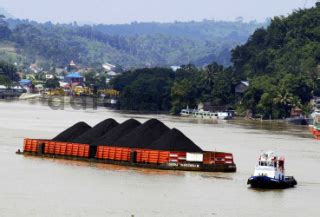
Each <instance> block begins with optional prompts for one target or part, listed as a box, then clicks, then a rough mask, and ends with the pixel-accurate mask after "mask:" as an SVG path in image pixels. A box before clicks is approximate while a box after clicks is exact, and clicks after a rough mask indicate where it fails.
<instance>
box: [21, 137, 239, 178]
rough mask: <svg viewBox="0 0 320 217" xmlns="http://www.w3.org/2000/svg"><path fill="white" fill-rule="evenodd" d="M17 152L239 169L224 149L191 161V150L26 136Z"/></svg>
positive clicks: (154, 165)
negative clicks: (110, 144)
mask: <svg viewBox="0 0 320 217" xmlns="http://www.w3.org/2000/svg"><path fill="white" fill-rule="evenodd" d="M17 153H19V154H24V155H28V156H35V157H43V158H58V159H67V160H79V161H87V162H95V163H106V164H114V165H123V166H129V167H140V168H150V169H161V170H183V171H202V172H236V165H235V163H234V161H233V155H232V154H230V153H224V152H209V151H205V152H203V153H196V154H200V155H201V156H203V158H202V159H201V161H200V160H197V159H195V160H194V161H193V162H192V161H191V162H190V161H188V160H187V155H188V154H190V153H187V152H171V151H160V150H148V149H133V148H122V147H111V146H90V145H88V144H77V143H66V142H53V141H50V140H41V139H25V140H24V145H23V152H17ZM191 154H192V153H191Z"/></svg>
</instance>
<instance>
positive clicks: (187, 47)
mask: <svg viewBox="0 0 320 217" xmlns="http://www.w3.org/2000/svg"><path fill="white" fill-rule="evenodd" d="M0 22H1V24H0V28H1V33H0V58H1V59H3V60H7V61H10V62H18V63H19V64H23V63H24V64H30V63H34V62H38V63H39V64H41V65H42V66H43V67H45V68H46V67H50V66H55V67H60V66H65V65H66V63H68V62H69V61H70V60H72V59H73V60H75V61H76V62H77V63H79V64H82V65H85V66H86V65H88V66H98V65H99V66H100V65H101V63H103V62H110V63H113V64H116V65H121V66H123V67H124V68H131V67H146V66H148V67H149V66H171V65H182V64H187V63H194V64H195V65H197V66H202V65H205V64H208V63H210V62H212V61H217V62H219V63H220V64H224V65H229V64H230V50H231V49H232V48H233V47H234V46H236V45H238V44H240V43H243V42H245V41H246V39H247V38H248V36H249V35H250V34H251V33H252V32H253V31H254V29H256V28H257V27H260V26H262V25H263V24H259V23H255V22H251V23H243V22H215V21H203V22H186V23H184V22H176V23H172V24H161V23H132V24H128V25H95V26H89V25H85V26H79V25H77V24H76V23H74V24H56V25H54V24H52V23H50V22H49V23H44V24H41V23H37V22H32V21H28V20H17V19H4V18H2V19H1V21H0Z"/></svg>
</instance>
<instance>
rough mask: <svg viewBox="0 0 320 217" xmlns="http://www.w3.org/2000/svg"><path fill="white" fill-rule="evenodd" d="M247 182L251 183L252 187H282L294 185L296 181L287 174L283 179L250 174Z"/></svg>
mask: <svg viewBox="0 0 320 217" xmlns="http://www.w3.org/2000/svg"><path fill="white" fill-rule="evenodd" d="M247 184H248V185H251V187H252V188H262V189H284V188H292V187H294V186H295V185H296V184H297V181H296V180H295V179H294V177H292V176H287V177H285V178H284V179H283V180H279V179H274V178H270V177H268V176H252V177H250V178H249V179H248V182H247Z"/></svg>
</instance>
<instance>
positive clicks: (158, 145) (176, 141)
mask: <svg viewBox="0 0 320 217" xmlns="http://www.w3.org/2000/svg"><path fill="white" fill-rule="evenodd" d="M146 148H147V149H153V150H163V151H183V152H202V149H201V148H199V147H198V146H197V145H196V144H195V143H194V142H192V141H191V140H190V139H189V138H188V137H186V136H185V135H184V134H183V133H182V132H181V131H179V130H177V129H175V128H173V129H172V130H169V131H167V132H165V133H164V134H163V135H162V136H161V137H160V138H159V139H158V140H156V141H154V142H153V143H152V144H151V145H149V146H147V147H146Z"/></svg>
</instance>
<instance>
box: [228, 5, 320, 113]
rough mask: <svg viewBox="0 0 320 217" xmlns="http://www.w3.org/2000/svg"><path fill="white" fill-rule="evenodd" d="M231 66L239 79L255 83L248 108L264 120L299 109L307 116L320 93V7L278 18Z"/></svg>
mask: <svg viewBox="0 0 320 217" xmlns="http://www.w3.org/2000/svg"><path fill="white" fill-rule="evenodd" d="M232 61H233V63H234V70H235V71H236V73H237V76H239V77H240V78H242V79H249V80H250V84H251V85H250V88H249V90H248V91H247V92H246V94H245V96H244V102H243V106H244V107H245V108H247V109H251V110H253V112H254V113H259V114H262V115H263V116H264V117H269V116H272V117H283V116H288V115H289V111H290V109H291V108H292V107H295V106H298V107H301V108H303V109H305V110H308V109H309V106H308V103H309V101H310V99H311V97H312V95H313V94H316V95H319V93H320V91H319V88H320V83H319V82H318V81H319V80H318V77H319V73H320V71H319V63H320V3H317V5H316V6H315V7H313V8H311V9H304V10H302V9H300V10H297V11H294V12H293V13H292V14H291V15H289V16H288V17H275V18H273V19H272V21H271V24H270V25H269V26H268V27H267V28H259V29H257V30H256V31H255V32H254V34H253V35H252V36H251V37H250V38H249V40H248V41H247V43H245V44H244V45H242V46H238V47H237V48H235V49H234V50H233V51H232Z"/></svg>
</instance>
